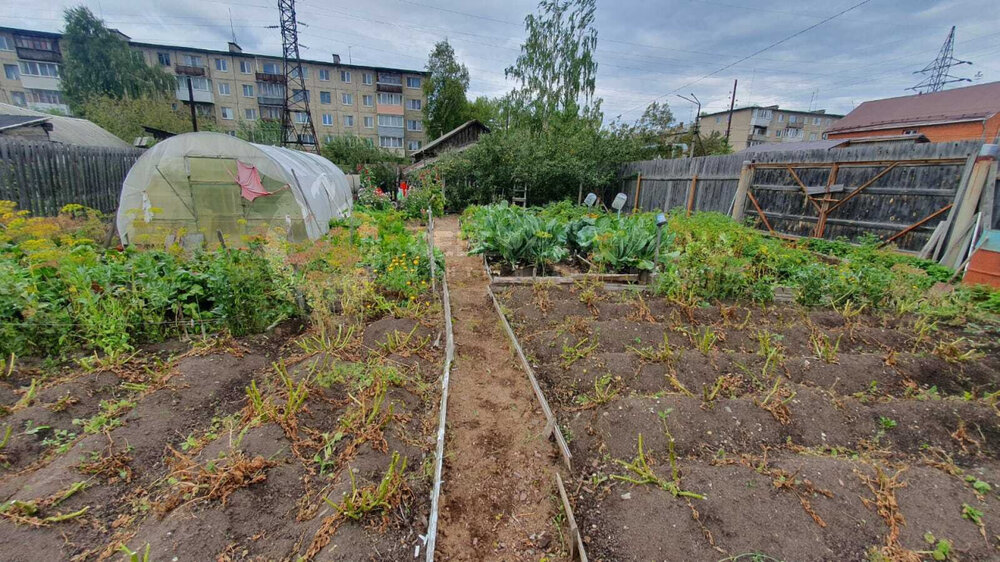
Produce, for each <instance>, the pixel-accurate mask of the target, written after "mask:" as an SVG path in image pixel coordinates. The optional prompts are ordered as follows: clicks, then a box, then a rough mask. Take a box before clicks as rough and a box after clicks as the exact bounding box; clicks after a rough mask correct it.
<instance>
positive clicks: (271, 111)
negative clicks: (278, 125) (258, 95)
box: [260, 105, 282, 121]
mask: <svg viewBox="0 0 1000 562" xmlns="http://www.w3.org/2000/svg"><path fill="white" fill-rule="evenodd" d="M281 111H282V109H281V108H280V107H274V106H273V105H262V106H260V118H261V119H270V120H272V121H278V120H280V119H281Z"/></svg>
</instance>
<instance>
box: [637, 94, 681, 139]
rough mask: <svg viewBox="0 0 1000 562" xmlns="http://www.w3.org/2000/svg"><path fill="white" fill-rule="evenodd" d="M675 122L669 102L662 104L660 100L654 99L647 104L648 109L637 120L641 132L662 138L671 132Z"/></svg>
mask: <svg viewBox="0 0 1000 562" xmlns="http://www.w3.org/2000/svg"><path fill="white" fill-rule="evenodd" d="M673 122H674V113H673V112H672V111H670V106H669V105H667V102H663V105H660V103H659V102H655V101H654V102H653V103H651V104H649V105H648V106H646V111H643V112H642V117H640V118H639V121H638V122H636V126H637V127H638V130H639V133H641V134H644V135H648V136H650V137H656V138H660V137H662V136H663V135H665V134H667V133H669V132H670V130H671V128H672V127H671V125H672V124H673Z"/></svg>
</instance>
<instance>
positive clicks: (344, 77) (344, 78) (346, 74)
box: [340, 70, 351, 84]
mask: <svg viewBox="0 0 1000 562" xmlns="http://www.w3.org/2000/svg"><path fill="white" fill-rule="evenodd" d="M340 81H341V82H343V83H344V84H350V83H351V71H350V70H341V71H340Z"/></svg>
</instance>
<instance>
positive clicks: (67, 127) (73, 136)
mask: <svg viewBox="0 0 1000 562" xmlns="http://www.w3.org/2000/svg"><path fill="white" fill-rule="evenodd" d="M0 115H26V116H34V117H47V118H49V122H50V123H52V131H51V132H50V133H49V140H51V141H52V142H58V143H62V144H71V145H75V146H100V147H106V148H131V147H132V146H131V145H130V144H128V143H127V142H125V141H123V140H122V139H120V138H118V137H116V136H114V135H113V134H111V133H110V132H108V131H106V130H104V129H102V128H101V127H100V126H99V125H97V123H94V122H93V121H87V120H86V119H78V118H76V117H65V116H62V115H49V114H48V113H42V112H41V111H35V110H33V109H26V108H23V107H18V106H16V105H10V104H6V103H0Z"/></svg>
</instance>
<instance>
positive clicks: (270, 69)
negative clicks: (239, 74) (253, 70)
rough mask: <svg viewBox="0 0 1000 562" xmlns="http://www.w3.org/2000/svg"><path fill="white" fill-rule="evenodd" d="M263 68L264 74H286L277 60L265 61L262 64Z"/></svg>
mask: <svg viewBox="0 0 1000 562" xmlns="http://www.w3.org/2000/svg"><path fill="white" fill-rule="evenodd" d="M261 70H263V71H264V74H284V72H282V71H281V65H280V64H278V63H276V62H265V63H264V64H263V65H261Z"/></svg>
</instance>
